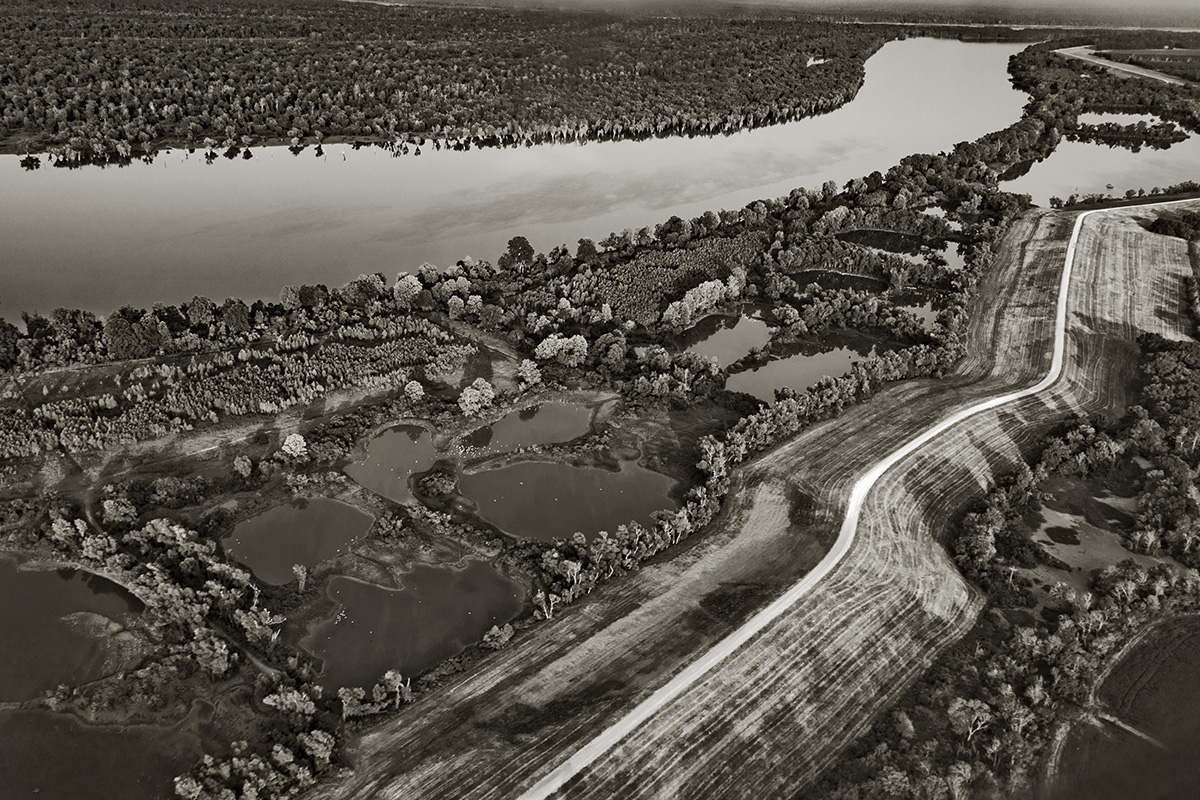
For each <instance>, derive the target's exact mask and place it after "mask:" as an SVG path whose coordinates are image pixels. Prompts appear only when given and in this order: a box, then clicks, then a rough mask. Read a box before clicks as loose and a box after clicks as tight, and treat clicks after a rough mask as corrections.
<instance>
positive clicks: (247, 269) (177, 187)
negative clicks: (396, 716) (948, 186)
mask: <svg viewBox="0 0 1200 800" xmlns="http://www.w3.org/2000/svg"><path fill="white" fill-rule="evenodd" d="M1019 49H1020V45H1015V44H968V43H963V42H958V41H950V40H934V39H912V40H907V41H896V42H889V43H888V44H886V45H884V46H883V48H882V49H881V50H880V51H879V52H878V53H876V54H875V55H874V56H872V57H871V58H870V59H869V60H868V61H867V65H866V83H865V84H864V86H863V88H862V90H861V91H860V92H859V93H858V96H857V97H856V98H855V99H854V100H853V101H852V102H851V103H849V104H847V105H845V106H843V107H842V108H840V109H837V110H835V111H833V112H832V113H829V114H826V115H824V116H821V117H814V118H810V119H804V120H800V121H797V122H793V123H789V124H787V125H779V126H774V127H768V128H759V129H757V130H752V131H743V132H740V133H736V134H733V135H731V136H717V137H697V138H692V139H686V138H671V139H656V140H647V141H640V142H633V141H626V142H605V143H598V144H588V145H577V144H567V145H547V146H539V147H530V148H519V149H484V150H473V151H468V152H453V151H445V150H442V151H437V150H433V149H432V148H431V147H426V148H424V149H423V152H422V155H420V156H412V155H409V156H401V157H399V158H393V157H392V156H391V155H390V154H389V153H387V152H385V151H383V150H381V149H378V148H374V147H366V148H362V149H360V150H353V149H352V148H351V147H350V146H348V145H347V146H341V145H333V146H328V147H326V148H325V155H324V156H323V157H322V158H316V157H315V155H314V153H315V151H314V149H313V148H309V149H307V150H305V151H304V152H302V153H301V154H300V155H298V156H293V155H292V154H291V153H290V152H289V151H288V150H287V149H285V148H281V147H276V148H257V149H255V150H254V157H253V158H252V159H250V160H249V161H245V160H242V159H240V158H239V159H235V160H232V161H230V160H227V159H224V158H218V159H217V160H216V161H215V162H214V163H212V164H206V163H205V160H204V158H203V157H202V155H201V154H199V153H195V154H191V155H189V154H187V153H186V152H184V151H182V150H176V151H173V152H171V153H169V154H167V153H164V154H162V155H160V156H159V157H158V158H156V159H155V161H154V163H152V164H149V165H147V164H143V163H141V162H135V163H134V164H131V165H129V166H127V167H119V168H118V167H108V168H105V169H100V168H96V167H89V168H85V169H55V168H51V167H49V166H48V165H46V164H43V166H42V168H41V169H38V170H34V171H25V170H22V169H21V168H20V166H19V165H18V160H19V159H18V157H17V156H0V176H3V177H2V185H3V187H4V189H3V191H2V192H0V241H3V242H4V249H5V252H4V268H3V269H4V291H3V292H0V315H4V316H6V317H8V318H10V319H16V318H17V317H19V312H20V311H22V310H25V311H40V312H42V313H48V312H49V311H50V310H52V309H53V308H56V307H76V308H88V309H91V310H93V311H97V312H99V313H104V314H107V313H108V312H109V311H112V310H114V309H116V308H118V307H120V306H123V305H126V304H133V305H135V306H140V307H149V306H150V305H152V304H153V303H154V302H156V301H160V300H161V301H163V302H169V303H174V302H180V301H183V300H190V299H191V298H192V296H193V295H196V294H202V295H207V296H211V297H213V298H215V299H217V300H218V301H219V300H221V299H223V298H225V297H229V296H237V297H243V298H246V299H252V298H276V297H278V296H279V290H280V288H281V287H282V286H284V285H286V284H298V283H325V284H328V285H331V286H332V285H340V284H342V283H344V282H345V281H346V280H348V279H350V278H353V277H355V276H356V275H358V274H360V273H363V272H375V271H381V272H383V273H385V274H387V275H394V273H396V272H397V271H400V270H414V269H415V268H416V267H417V266H419V265H420V264H421V263H422V262H425V261H430V262H433V263H435V264H438V265H439V266H447V265H449V264H452V263H453V262H454V261H456V260H458V259H460V258H462V257H464V256H467V255H472V256H476V257H482V258H488V259H494V258H496V257H497V256H498V255H500V253H502V252H504V249H505V246H506V244H507V242H508V240H509V239H510V238H512V237H513V236H517V235H523V236H525V237H527V238H528V239H529V241H530V242H531V243H532V244H533V246H534V247H535V248H537V249H538V250H542V251H544V250H547V249H549V248H551V247H553V246H555V245H557V244H562V243H568V244H570V245H571V246H572V247H573V246H574V244H575V243H576V241H577V240H578V239H580V238H581V237H589V238H593V239H600V238H603V237H604V236H606V235H607V234H609V233H610V232H612V231H620V230H623V229H624V228H627V227H633V228H638V227H641V226H644V225H652V224H654V223H656V222H661V221H664V220H666V219H667V218H668V217H670V216H671V215H672V214H678V215H680V216H683V217H695V216H698V215H700V214H702V213H704V212H705V211H709V210H714V211H716V210H720V209H722V208H728V209H733V208H740V207H742V206H744V205H745V204H747V203H749V202H752V201H754V200H758V199H762V198H769V197H777V196H781V195H785V194H787V193H788V192H790V191H791V190H792V189H794V188H796V187H798V186H805V187H819V186H820V185H821V184H822V183H824V182H825V181H828V180H834V181H837V182H838V183H839V185H840V184H844V183H845V182H846V181H848V180H850V179H852V178H857V177H861V176H864V175H868V174H870V173H871V172H872V171H874V170H880V171H886V170H887V169H888V168H889V167H891V166H892V165H894V164H896V163H897V162H898V161H899V160H900V159H901V158H903V157H904V156H906V155H909V154H911V153H929V152H933V153H936V152H939V151H943V150H948V149H949V148H951V147H952V146H953V145H954V144H955V143H957V142H960V141H964V140H970V139H974V138H977V137H978V136H981V135H983V134H985V133H988V132H990V131H995V130H998V129H1000V128H1003V127H1006V126H1007V125H1010V124H1011V123H1013V122H1014V121H1016V120H1017V119H1018V118H1019V116H1020V113H1021V107H1022V106H1023V105H1024V103H1025V102H1026V100H1027V97H1026V95H1025V94H1023V93H1021V92H1017V91H1015V90H1014V89H1013V88H1012V87H1011V86H1010V84H1009V82H1008V73H1007V71H1006V70H1007V62H1008V57H1009V56H1010V55H1012V54H1013V53H1015V52H1017V51H1018V50H1019ZM67 276H69V280H64V278H65V277H67Z"/></svg>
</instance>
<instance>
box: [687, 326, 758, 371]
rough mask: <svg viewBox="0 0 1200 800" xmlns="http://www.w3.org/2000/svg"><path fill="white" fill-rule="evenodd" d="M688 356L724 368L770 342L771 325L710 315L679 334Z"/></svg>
mask: <svg viewBox="0 0 1200 800" xmlns="http://www.w3.org/2000/svg"><path fill="white" fill-rule="evenodd" d="M682 338H683V344H684V346H685V347H686V348H687V351H688V352H689V353H695V354H697V355H700V356H704V357H705V358H713V359H716V361H717V366H719V367H721V369H725V368H726V367H728V366H729V365H730V364H733V363H734V362H735V361H738V360H739V359H741V358H743V357H745V355H746V354H747V353H749V352H750V351H751V350H753V349H754V348H756V347H762V346H763V345H765V344H766V343H767V342H769V341H770V340H771V326H770V325H768V324H767V323H766V322H764V321H763V320H762V319H759V318H758V317H751V316H746V315H742V316H734V315H733V314H712V315H710V316H707V317H705V318H704V319H702V320H700V321H699V322H697V323H696V324H695V325H693V326H692V328H691V329H690V330H688V331H686V332H685V333H684V334H683V337H682Z"/></svg>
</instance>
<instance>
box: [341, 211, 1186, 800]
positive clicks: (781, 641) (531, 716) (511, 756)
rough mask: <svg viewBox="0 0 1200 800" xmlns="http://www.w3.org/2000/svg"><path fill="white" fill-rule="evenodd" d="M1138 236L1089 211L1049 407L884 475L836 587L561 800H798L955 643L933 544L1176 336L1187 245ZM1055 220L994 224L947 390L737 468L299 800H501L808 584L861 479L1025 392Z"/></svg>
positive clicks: (1059, 244)
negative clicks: (637, 567)
mask: <svg viewBox="0 0 1200 800" xmlns="http://www.w3.org/2000/svg"><path fill="white" fill-rule="evenodd" d="M1148 213H1149V212H1147V211H1144V210H1141V209H1137V208H1133V209H1121V210H1113V211H1105V212H1097V213H1094V214H1092V215H1091V216H1090V217H1089V218H1088V219H1087V221H1086V222H1085V224H1084V225H1083V226H1082V229H1081V233H1080V236H1079V240H1078V247H1077V255H1076V261H1075V271H1074V275H1073V279H1072V282H1071V285H1070V294H1069V306H1068V312H1069V313H1068V339H1067V350H1066V362H1065V366H1064V370H1063V375H1062V378H1061V379H1060V380H1059V381H1058V382H1057V383H1056V384H1055V385H1054V386H1053V387H1052V388H1051V389H1049V390H1048V391H1046V392H1044V393H1043V394H1040V395H1038V396H1035V397H1031V398H1028V399H1025V400H1023V401H1020V402H1018V403H1014V404H1013V405H1012V406H1007V407H1001V408H997V409H995V410H992V411H988V412H984V413H981V414H979V415H977V416H975V417H973V418H972V419H971V420H969V422H967V423H966V424H963V425H960V426H956V427H955V428H953V429H951V430H950V431H949V432H947V433H946V434H945V435H943V436H941V437H939V438H937V439H935V440H934V441H933V442H931V443H930V444H929V446H928V447H927V448H925V449H923V450H922V451H921V452H919V453H917V454H914V455H913V456H912V457H911V458H908V459H906V460H904V461H903V462H901V463H900V464H899V465H898V466H897V468H896V469H894V470H892V471H890V472H888V473H887V474H886V475H885V476H884V477H883V478H882V479H881V480H880V482H879V483H878V484H877V485H876V487H875V490H874V491H873V492H872V493H871V495H870V496H869V497H868V499H867V502H866V504H865V506H864V510H863V515H862V519H861V523H860V527H859V531H858V535H857V537H856V539H855V541H854V545H853V547H852V548H851V550H850V552H849V553H848V554H847V556H846V557H845V559H844V560H843V561H842V562H841V563H839V565H838V566H837V568H836V569H834V570H833V572H832V573H831V574H830V575H828V576H827V577H826V578H825V579H824V580H822V581H821V582H820V583H819V584H818V585H817V586H816V587H815V588H814V590H813V591H812V592H811V593H809V594H808V595H807V596H806V597H805V598H804V599H803V600H802V601H800V602H798V603H796V604H795V605H794V606H793V607H792V608H790V609H789V610H788V611H787V612H786V613H784V614H782V615H781V616H779V617H778V618H776V619H775V620H774V621H773V622H771V624H769V625H768V626H767V627H766V628H765V629H763V630H762V631H761V633H760V634H759V635H758V636H756V637H755V638H753V639H752V640H751V641H750V642H749V643H747V645H746V646H744V647H743V648H741V649H740V650H739V651H738V652H736V653H735V654H734V655H733V656H732V657H730V658H729V659H727V660H725V661H723V662H722V663H721V664H720V665H719V666H718V667H717V668H716V669H714V670H712V671H711V672H709V673H707V674H706V675H705V676H704V678H703V679H702V680H700V681H699V682H698V683H696V684H695V685H694V686H693V687H692V688H691V689H689V690H688V691H685V692H684V693H683V694H681V695H680V696H679V697H678V698H677V699H676V700H674V701H672V702H671V703H669V704H667V705H666V706H665V707H664V708H663V709H662V710H661V711H659V713H657V714H655V715H653V716H652V717H651V718H650V719H649V720H648V721H647V722H646V723H645V724H644V725H642V726H641V727H640V728H639V729H637V730H636V731H635V733H634V734H633V735H632V736H630V737H629V738H628V739H626V740H625V741H623V742H622V743H620V744H619V745H618V746H617V747H615V748H614V749H612V750H611V751H609V752H608V753H607V754H606V755H604V756H603V757H601V758H599V759H598V760H596V761H595V763H594V764H592V765H591V766H590V767H588V768H587V769H585V770H583V771H582V772H581V774H580V775H579V777H578V778H576V779H575V780H574V782H572V783H569V784H568V785H567V788H568V791H567V792H566V794H568V795H569V796H571V797H597V798H599V797H614V796H623V797H625V796H629V797H694V796H700V795H706V796H726V797H728V796H746V797H752V796H753V797H760V796H778V795H779V794H781V793H783V792H786V791H790V790H795V789H796V788H798V787H800V786H802V785H803V784H804V783H806V782H807V781H809V780H811V779H812V778H813V777H814V776H815V775H816V774H818V773H819V771H820V770H821V768H822V767H823V766H825V765H827V764H828V763H829V762H830V761H831V760H832V759H833V757H834V756H836V754H837V753H838V752H839V751H840V750H841V749H842V747H844V746H845V744H846V743H847V742H848V741H849V740H850V739H851V738H852V737H853V736H854V735H855V734H856V733H858V732H859V731H861V730H863V729H864V728H865V727H866V725H868V724H869V723H870V721H871V720H872V719H873V717H874V715H875V714H876V713H877V712H879V711H880V710H881V709H883V708H886V706H887V704H888V702H889V701H890V700H891V699H892V698H894V697H895V695H896V694H897V693H899V692H900V691H901V690H902V689H903V688H904V686H905V685H906V684H907V682H908V681H910V680H911V679H912V678H914V677H915V676H916V675H918V674H919V673H920V671H921V669H922V668H923V667H924V666H925V665H927V664H928V663H929V662H930V660H931V659H932V658H933V657H934V656H935V655H936V654H937V653H938V652H939V651H940V649H941V648H942V647H944V646H945V645H946V644H948V643H949V642H950V641H953V640H954V639H955V638H956V637H957V636H959V635H961V634H962V633H963V632H964V631H965V630H966V629H967V628H969V626H970V625H971V623H972V622H973V620H974V618H975V615H976V613H977V612H978V609H979V607H980V600H979V598H978V597H977V596H975V594H974V593H973V591H972V590H971V589H970V587H969V586H968V585H967V584H966V583H965V582H964V581H963V580H962V579H961V578H960V577H959V575H958V573H957V571H956V570H955V569H954V567H953V565H952V564H951V562H950V560H949V559H948V557H947V556H946V554H945V551H944V550H943V548H942V547H941V545H940V544H939V543H938V539H939V537H940V536H941V535H942V533H943V532H944V531H945V529H946V526H947V523H948V521H949V520H950V519H951V518H952V517H954V516H955V514H956V513H957V512H958V511H959V510H960V509H961V508H962V507H963V506H964V505H965V504H966V503H968V502H969V501H970V500H972V499H973V498H975V497H978V496H979V494H980V493H981V492H982V490H983V487H984V486H986V485H987V484H988V483H989V482H990V481H991V480H993V478H994V477H995V475H997V474H999V473H1003V472H1007V471H1008V470H1010V469H1011V467H1012V466H1013V464H1014V463H1015V462H1016V461H1017V459H1018V458H1020V457H1021V454H1022V449H1023V448H1026V447H1028V446H1029V445H1030V444H1032V443H1033V442H1034V441H1036V440H1037V439H1038V438H1039V436H1040V435H1041V433H1042V432H1043V431H1044V429H1045V428H1046V427H1047V426H1049V425H1051V424H1053V423H1055V422H1057V421H1059V420H1060V419H1062V417H1063V416H1064V415H1065V414H1066V413H1068V412H1069V411H1072V410H1077V411H1087V412H1092V411H1107V410H1115V409H1119V408H1123V405H1124V398H1123V396H1122V392H1123V386H1124V384H1125V378H1126V377H1127V373H1128V370H1129V369H1130V359H1129V358H1128V356H1130V355H1131V354H1132V353H1133V352H1134V348H1133V344H1132V343H1133V341H1134V339H1135V338H1136V336H1137V334H1138V332H1139V331H1143V330H1145V331H1154V332H1157V333H1160V334H1163V335H1167V336H1179V335H1181V334H1182V331H1184V330H1185V329H1186V326H1187V324H1188V323H1187V321H1186V317H1185V315H1184V313H1183V298H1184V291H1183V281H1184V278H1185V276H1186V275H1188V274H1190V272H1191V267H1190V264H1189V261H1188V256H1187V249H1186V244H1185V243H1183V242H1181V241H1178V240H1172V239H1168V238H1167V237H1159V236H1155V235H1153V234H1149V233H1147V232H1146V231H1144V230H1143V229H1142V228H1141V227H1140V226H1139V225H1138V224H1137V222H1136V219H1137V218H1138V217H1139V216H1140V215H1147V214H1148ZM1074 219H1075V215H1074V214H1070V213H1061V212H1058V213H1055V212H1037V213H1033V214H1030V215H1028V216H1026V217H1025V218H1024V219H1022V220H1020V221H1019V222H1018V223H1017V224H1016V225H1014V227H1013V229H1012V230H1011V231H1010V233H1009V234H1008V236H1007V238H1006V239H1005V241H1004V244H1003V247H1002V249H1001V252H1000V254H999V257H998V259H997V261H996V264H995V265H994V268H993V269H992V271H991V273H990V274H989V275H988V277H987V278H986V279H985V285H984V286H983V287H982V290H981V292H980V294H979V297H980V300H979V301H978V303H977V308H976V309H975V313H974V315H973V320H974V322H973V325H972V328H971V330H970V333H969V351H968V352H969V355H968V357H967V359H965V360H964V362H963V363H962V364H961V365H960V367H959V369H958V372H957V373H956V374H955V375H952V376H950V377H948V378H946V379H944V380H943V381H940V382H933V381H913V382H908V383H904V384H901V385H898V386H895V387H892V388H890V389H889V390H888V391H886V392H884V393H882V394H880V395H879V396H878V397H876V399H874V400H873V401H871V402H869V403H867V404H865V405H863V406H860V407H857V408H854V409H851V410H850V411H848V412H847V413H846V414H845V415H844V416H842V417H841V418H839V419H837V420H835V421H832V422H830V423H826V424H824V425H821V426H818V427H816V428H814V429H811V430H809V431H807V432H805V433H804V434H803V435H802V436H800V437H798V438H797V439H795V440H793V441H792V442H790V443H789V444H787V445H785V446H783V447H781V448H778V449H777V450H775V451H773V452H771V453H770V454H768V455H766V456H765V457H763V458H761V459H759V460H758V461H756V462H753V463H751V464H750V465H748V466H747V467H746V468H744V469H742V470H741V471H740V472H739V473H738V474H737V475H736V484H735V487H734V489H733V491H731V493H730V496H731V497H737V498H739V500H738V501H737V502H731V503H730V504H729V505H728V507H727V508H726V509H725V511H724V512H723V513H722V516H721V517H720V518H719V519H718V521H717V522H716V523H715V524H714V528H715V530H714V531H713V532H712V533H711V534H710V535H708V536H706V537H704V538H703V539H701V540H700V541H698V542H697V543H695V544H693V545H692V546H691V547H690V548H689V549H688V550H686V551H685V552H684V553H682V554H680V555H679V556H678V557H676V558H674V559H672V560H671V561H670V562H669V563H658V564H653V565H651V566H648V567H647V568H646V569H644V570H642V571H641V572H640V573H637V574H636V575H634V576H632V577H631V578H629V579H627V580H625V581H623V582H621V583H618V584H616V585H614V586H613V587H612V589H610V590H607V591H605V592H602V593H600V594H599V595H597V596H596V597H594V598H592V599H591V600H590V601H589V602H586V603H583V604H580V605H579V606H577V607H576V608H574V609H573V610H572V611H571V612H570V613H567V614H565V615H564V616H563V617H562V618H561V619H558V620H555V621H553V622H551V623H550V624H548V625H544V626H540V627H539V628H538V629H537V630H536V632H535V633H534V634H532V635H530V636H529V637H528V638H526V639H524V640H521V641H518V642H517V643H515V644H514V645H513V646H511V647H510V648H509V649H508V650H506V651H503V652H501V653H498V654H497V655H496V656H495V657H493V658H492V659H491V660H490V661H489V662H487V663H485V664H484V665H483V667H482V668H481V669H480V670H479V671H478V672H475V673H474V674H472V675H469V676H467V677H465V678H463V679H461V680H458V681H457V682H454V683H451V684H449V685H447V686H446V687H444V688H443V689H442V690H440V691H438V692H436V693H433V694H432V695H431V696H430V697H428V698H427V699H426V700H425V701H424V702H422V703H421V704H420V705H419V706H418V707H414V708H413V709H411V710H410V712H409V713H405V714H402V715H401V716H400V717H398V718H397V719H396V720H394V721H391V722H389V723H386V724H385V725H383V726H381V727H379V728H378V729H375V730H374V731H371V732H369V733H367V734H366V735H364V736H363V738H362V739H361V741H360V742H359V743H358V745H357V746H356V747H355V748H354V750H353V752H352V758H353V760H354V761H355V762H356V768H355V770H354V773H353V774H350V775H343V776H340V777H341V780H339V781H338V782H337V785H334V783H333V782H331V783H330V784H328V785H327V786H326V788H325V789H324V790H323V792H318V794H319V795H320V796H324V797H331V798H332V797H339V798H340V797H377V796H390V797H407V796H421V797H508V796H516V795H517V794H519V793H520V792H521V791H522V790H524V789H526V788H527V787H529V786H530V785H531V784H532V783H534V782H535V781H536V780H537V779H538V778H540V777H541V776H542V775H544V774H545V773H546V772H548V771H549V770H551V769H552V768H554V767H555V766H556V765H557V764H558V763H559V762H560V761H562V760H563V759H564V758H565V757H566V756H567V755H569V754H570V753H572V752H574V751H576V750H578V749H579V748H580V747H582V746H583V745H584V744H585V743H586V742H588V741H589V740H590V739H591V738H592V737H593V736H595V735H596V734H597V733H598V732H600V731H601V730H603V729H604V728H606V727H607V726H609V725H611V724H612V723H613V722H614V721H615V720H617V719H619V718H621V717H622V716H623V715H624V713H626V712H627V711H628V709H630V708H632V707H633V706H634V705H636V704H637V702H639V701H640V700H642V699H644V698H645V697H647V696H649V695H650V694H651V693H652V692H653V691H654V690H655V689H656V688H657V687H658V686H660V685H662V684H663V683H665V682H666V681H667V680H669V679H670V677H671V676H672V675H674V674H675V673H677V672H679V671H680V670H681V669H683V668H684V667H686V665H687V664H688V663H690V662H691V661H692V660H694V659H695V658H696V657H697V656H698V655H700V654H702V653H703V652H705V651H706V650H707V649H709V647H711V645H712V644H713V643H714V642H715V641H717V640H719V639H720V638H721V637H723V636H724V635H725V634H727V633H728V632H729V631H730V630H732V629H734V628H735V627H736V626H737V625H738V624H740V623H741V622H742V621H744V620H745V619H747V618H749V617H750V616H751V614H752V613H753V612H754V611H755V610H757V609H759V608H761V607H763V606H765V605H766V604H767V603H769V602H770V601H771V600H772V599H773V598H774V597H776V596H778V595H779V594H782V593H783V591H784V590H785V589H786V588H787V587H788V586H790V585H792V584H793V583H794V582H795V581H796V580H798V579H799V578H800V577H801V576H802V575H803V574H805V573H806V572H807V571H809V570H810V569H812V568H813V566H814V565H815V564H816V563H817V561H818V560H819V558H820V556H821V554H822V552H823V551H824V549H825V547H827V546H828V544H829V542H830V541H831V540H832V537H833V536H834V535H835V534H836V531H837V529H838V527H839V526H840V523H841V517H842V511H843V508H844V503H845V498H846V496H847V495H848V492H849V489H850V487H851V486H853V484H854V483H855V482H856V481H857V480H858V478H859V477H860V476H861V475H862V474H864V473H865V472H866V471H868V470H869V469H870V468H871V466H872V465H873V464H875V463H876V462H877V461H878V460H879V459H880V458H882V457H883V456H885V455H886V454H888V453H890V452H892V451H893V450H895V449H896V448H898V447H899V446H901V445H902V444H903V443H905V442H906V441H908V440H909V439H911V438H912V437H913V436H914V435H916V434H919V433H920V432H921V431H922V430H924V429H926V428H928V427H930V426H931V425H933V424H935V423H936V422H937V421H938V420H940V419H942V418H944V417H946V416H948V415H950V414H952V413H954V412H955V411H956V410H958V409H961V408H964V407H967V406H970V405H973V404H975V403H977V402H980V401H982V400H985V399H987V398H989V397H993V396H997V395H1001V394H1006V393H1009V392H1012V391H1014V390H1016V389H1019V388H1022V387H1025V386H1030V385H1033V384H1035V383H1037V382H1038V380H1039V379H1040V378H1041V377H1042V376H1043V375H1044V374H1045V373H1046V371H1047V368H1048V367H1049V363H1050V353H1051V347H1052V342H1053V333H1054V331H1053V321H1054V309H1055V301H1056V295H1057V289H1058V284H1059V278H1060V275H1061V269H1062V265H1063V260H1064V255H1065V249H1066V242H1067V239H1068V237H1069V235H1070V231H1071V226H1072V224H1073V223H1074ZM451 729H453V730H454V734H453V735H450V736H448V735H446V731H449V730H451Z"/></svg>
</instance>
